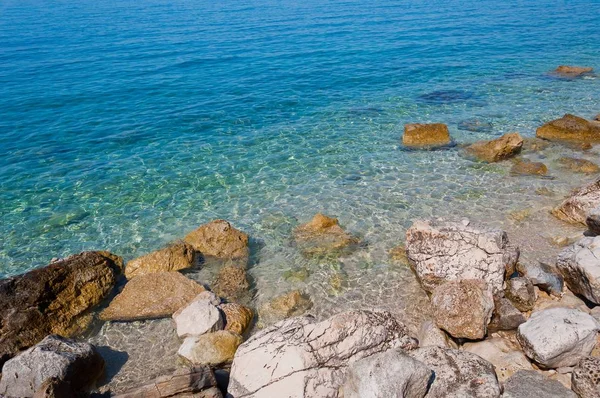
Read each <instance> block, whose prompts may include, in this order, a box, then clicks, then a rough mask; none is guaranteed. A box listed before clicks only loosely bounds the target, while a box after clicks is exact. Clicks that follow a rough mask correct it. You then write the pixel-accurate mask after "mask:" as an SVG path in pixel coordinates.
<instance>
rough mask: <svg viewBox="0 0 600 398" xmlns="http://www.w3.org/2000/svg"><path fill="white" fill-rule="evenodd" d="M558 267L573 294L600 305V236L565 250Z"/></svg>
mask: <svg viewBox="0 0 600 398" xmlns="http://www.w3.org/2000/svg"><path fill="white" fill-rule="evenodd" d="M556 266H557V267H558V270H559V271H560V272H561V274H562V276H563V277H564V278H565V282H566V283H567V286H568V287H569V289H571V291H572V292H573V293H575V294H579V295H581V296H583V297H585V298H586V299H588V300H589V301H591V302H593V303H595V304H600V236H596V237H593V238H592V237H585V238H582V239H580V240H579V241H577V242H576V243H575V244H574V245H572V246H569V247H568V248H566V249H565V250H563V251H562V252H561V253H560V254H559V255H558V260H557V262H556Z"/></svg>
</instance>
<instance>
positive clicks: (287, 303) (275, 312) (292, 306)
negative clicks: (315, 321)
mask: <svg viewBox="0 0 600 398" xmlns="http://www.w3.org/2000/svg"><path fill="white" fill-rule="evenodd" d="M312 305H313V303H312V301H311V299H310V297H309V296H308V295H307V294H305V293H302V292H301V291H300V290H292V291H291V292H289V293H286V294H283V295H281V296H278V297H275V298H274V299H273V300H271V301H269V302H267V303H265V304H264V305H262V306H261V307H260V308H259V310H258V316H259V318H260V321H261V323H262V324H264V325H269V324H272V323H275V322H279V321H281V320H283V319H286V318H291V317H293V316H298V315H302V314H304V313H305V312H306V311H308V310H309V309H310V308H311V307H312Z"/></svg>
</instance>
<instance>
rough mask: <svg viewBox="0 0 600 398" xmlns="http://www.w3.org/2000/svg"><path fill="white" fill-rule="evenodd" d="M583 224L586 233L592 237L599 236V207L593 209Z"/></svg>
mask: <svg viewBox="0 0 600 398" xmlns="http://www.w3.org/2000/svg"><path fill="white" fill-rule="evenodd" d="M585 224H586V225H587V227H588V231H589V232H591V233H592V234H594V235H600V207H595V208H593V209H592V210H590V212H589V213H588V214H587V217H586V219H585Z"/></svg>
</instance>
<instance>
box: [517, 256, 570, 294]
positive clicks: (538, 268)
mask: <svg viewBox="0 0 600 398" xmlns="http://www.w3.org/2000/svg"><path fill="white" fill-rule="evenodd" d="M517 271H518V272H519V275H521V276H524V277H526V278H528V279H529V280H530V281H531V283H533V285H534V286H537V287H539V288H540V289H541V290H543V291H545V292H546V293H548V294H551V295H553V296H560V295H561V293H562V290H563V285H564V281H563V277H562V276H561V275H559V274H558V273H556V272H554V270H553V268H552V267H551V266H550V265H548V264H545V263H537V264H523V263H518V264H517Z"/></svg>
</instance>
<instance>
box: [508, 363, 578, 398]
mask: <svg viewBox="0 0 600 398" xmlns="http://www.w3.org/2000/svg"><path fill="white" fill-rule="evenodd" d="M531 397H540V398H541V397H544V398H577V395H576V394H575V393H574V392H573V391H571V390H568V389H567V388H565V386H563V385H562V384H561V383H560V382H558V381H556V380H550V379H548V378H546V377H544V376H543V375H541V374H540V373H538V372H536V371H534V370H521V371H519V372H517V373H515V374H514V375H513V376H512V377H511V378H509V379H508V380H507V381H506V383H504V394H503V395H502V398H531Z"/></svg>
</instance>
